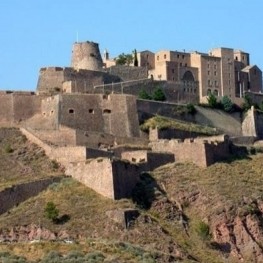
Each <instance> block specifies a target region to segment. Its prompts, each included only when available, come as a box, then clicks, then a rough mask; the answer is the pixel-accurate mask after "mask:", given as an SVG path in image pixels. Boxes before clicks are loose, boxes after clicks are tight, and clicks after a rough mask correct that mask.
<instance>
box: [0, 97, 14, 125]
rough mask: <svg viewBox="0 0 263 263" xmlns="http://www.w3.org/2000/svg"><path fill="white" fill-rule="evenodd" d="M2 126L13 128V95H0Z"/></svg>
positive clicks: (0, 121) (0, 123)
mask: <svg viewBox="0 0 263 263" xmlns="http://www.w3.org/2000/svg"><path fill="white" fill-rule="evenodd" d="M0 105H1V107H0V125H1V126H12V123H13V122H14V108H13V105H14V102H13V96H12V94H5V93H4V94H2V93H1V94H0Z"/></svg>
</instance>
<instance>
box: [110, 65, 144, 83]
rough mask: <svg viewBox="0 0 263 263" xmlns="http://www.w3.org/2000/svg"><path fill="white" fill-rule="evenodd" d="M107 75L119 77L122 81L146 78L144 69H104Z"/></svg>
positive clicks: (122, 67) (113, 67)
mask: <svg viewBox="0 0 263 263" xmlns="http://www.w3.org/2000/svg"><path fill="white" fill-rule="evenodd" d="M106 70H107V71H108V72H109V74H111V75H115V76H119V77H120V78H121V79H122V80H123V81H126V80H136V79H145V78H148V70H147V68H146V67H132V66H123V65H122V66H112V67H110V68H107V69H106Z"/></svg>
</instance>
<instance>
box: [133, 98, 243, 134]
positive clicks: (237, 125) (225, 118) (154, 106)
mask: <svg viewBox="0 0 263 263" xmlns="http://www.w3.org/2000/svg"><path fill="white" fill-rule="evenodd" d="M137 108H138V112H139V118H140V121H141V120H143V119H145V118H148V117H150V116H153V115H156V114H158V115H161V116H166V117H170V118H175V119H178V120H183V121H190V122H194V123H197V124H201V125H207V126H211V127H216V128H218V129H219V130H221V131H222V132H223V133H225V134H228V135H229V136H240V135H241V134H242V132H241V122H242V120H241V116H240V113H233V114H228V113H225V112H223V111H221V110H213V109H208V108H204V107H199V106H196V107H195V108H196V110H197V112H196V113H195V114H189V113H187V109H186V105H180V104H175V103H163V102H155V101H147V100H140V99H138V100H137Z"/></svg>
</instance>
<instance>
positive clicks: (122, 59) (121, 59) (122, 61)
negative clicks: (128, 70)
mask: <svg viewBox="0 0 263 263" xmlns="http://www.w3.org/2000/svg"><path fill="white" fill-rule="evenodd" d="M132 62H133V55H132V54H124V53H121V54H120V55H119V56H118V57H117V58H116V65H128V66H129V65H130V64H132Z"/></svg>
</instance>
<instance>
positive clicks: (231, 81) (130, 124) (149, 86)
mask: <svg viewBox="0 0 263 263" xmlns="http://www.w3.org/2000/svg"><path fill="white" fill-rule="evenodd" d="M138 62H139V66H138V67H134V66H125V65H124V66H118V65H112V64H114V61H112V60H110V59H109V55H108V53H106V54H104V56H103V58H102V57H101V54H100V50H99V46H98V44H97V43H94V42H88V41H87V42H84V43H75V44H74V45H73V51H72V59H71V66H70V67H66V68H62V67H47V68H41V69H40V73H39V79H38V83H37V90H36V93H34V92H12V91H3V92H0V103H1V109H0V125H1V126H17V127H19V128H21V131H22V132H23V133H24V134H25V135H26V136H27V137H28V139H30V140H31V141H32V142H34V143H36V144H38V145H40V146H41V147H42V148H43V149H44V150H45V152H46V154H47V155H48V156H49V157H50V158H52V159H55V160H57V161H58V162H60V163H61V164H63V165H64V166H65V168H66V173H67V174H68V175H71V176H73V177H74V178H76V179H77V180H79V181H81V182H83V183H85V184H86V185H87V186H89V187H91V188H93V189H94V190H96V191H97V192H99V193H101V194H103V195H104V196H107V197H110V198H113V199H119V198H122V197H128V196H130V194H131V191H132V189H133V187H134V186H135V184H136V183H137V182H138V181H139V174H140V172H141V171H145V170H151V169H154V168H156V167H158V166H160V165H163V164H166V163H169V162H174V161H175V160H181V161H189V160H190V161H194V162H195V163H196V164H198V165H201V166H204V167H206V166H207V165H210V164H212V163H213V162H215V161H217V160H220V159H222V158H225V157H227V156H228V155H229V147H228V143H229V142H228V138H227V137H226V136H219V137H214V138H213V139H214V140H215V141H216V142H213V141H212V140H211V139H210V140H207V139H206V140H204V139H196V140H192V135H193V134H191V133H190V134H187V135H186V134H183V135H180V136H179V137H180V139H185V138H191V139H189V140H186V141H185V142H180V141H177V140H170V141H167V140H165V139H167V138H159V137H158V136H157V137H156V138H154V136H151V134H150V136H148V137H147V136H146V135H145V134H142V132H141V131H140V128H139V117H138V107H139V104H140V103H139V102H138V101H137V100H136V96H134V95H138V93H139V92H140V90H142V89H145V90H146V91H148V92H152V90H153V89H154V88H155V87H156V86H158V87H162V88H163V91H164V93H165V95H166V97H167V99H168V101H170V102H181V103H183V102H204V101H205V99H206V96H207V94H208V93H210V92H212V93H213V94H215V95H216V96H218V97H222V96H224V95H227V96H229V97H230V98H231V99H232V101H234V102H237V103H240V99H241V97H242V96H243V94H244V92H246V91H249V90H250V91H252V92H254V96H257V95H255V94H256V93H258V94H259V97H260V92H261V89H262V72H261V70H260V69H259V68H258V67H257V66H250V65H249V55H248V54H247V53H244V52H241V51H234V50H232V49H226V48H220V49H215V50H213V51H212V52H211V53H210V54H201V53H198V52H194V53H185V52H177V51H160V52H158V53H156V54H154V53H152V52H150V51H144V52H139V53H138ZM110 64H111V65H112V66H109V65H110ZM146 103H150V102H146ZM141 104H142V102H141ZM156 105H157V104H155V105H153V104H151V105H150V104H147V105H146V104H145V105H143V106H141V107H142V108H147V109H148V110H149V109H150V108H151V107H153V108H154V109H155V110H156V109H157V112H158V111H160V108H164V107H167V108H168V109H169V110H168V111H169V112H172V109H174V107H175V104H171V105H169V104H168V103H165V104H163V105H161V107H159V106H158V107H159V108H158V107H157V106H156ZM147 114H148V115H151V114H153V112H147ZM147 114H146V115H147ZM248 117H249V120H246V121H245V122H244V123H245V126H244V127H245V128H243V131H242V127H241V126H242V125H241V121H240V122H238V124H237V126H238V128H235V131H234V132H233V134H232V135H242V134H243V135H252V136H255V137H256V136H258V134H260V136H261V133H259V131H260V130H261V128H259V127H258V126H259V125H256V124H255V120H256V118H257V116H255V115H254V114H250V115H249V116H248ZM251 123H253V128H251V127H252V126H251V125H250V124H251ZM150 132H154V131H150ZM170 134H171V133H170ZM170 137H171V136H170ZM151 138H154V139H151ZM173 138H174V137H172V138H169V139H173ZM149 140H151V143H149ZM127 145H129V146H127ZM193 147H194V149H195V150H194V151H193V150H192V149H193ZM179 155H180V156H179Z"/></svg>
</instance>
